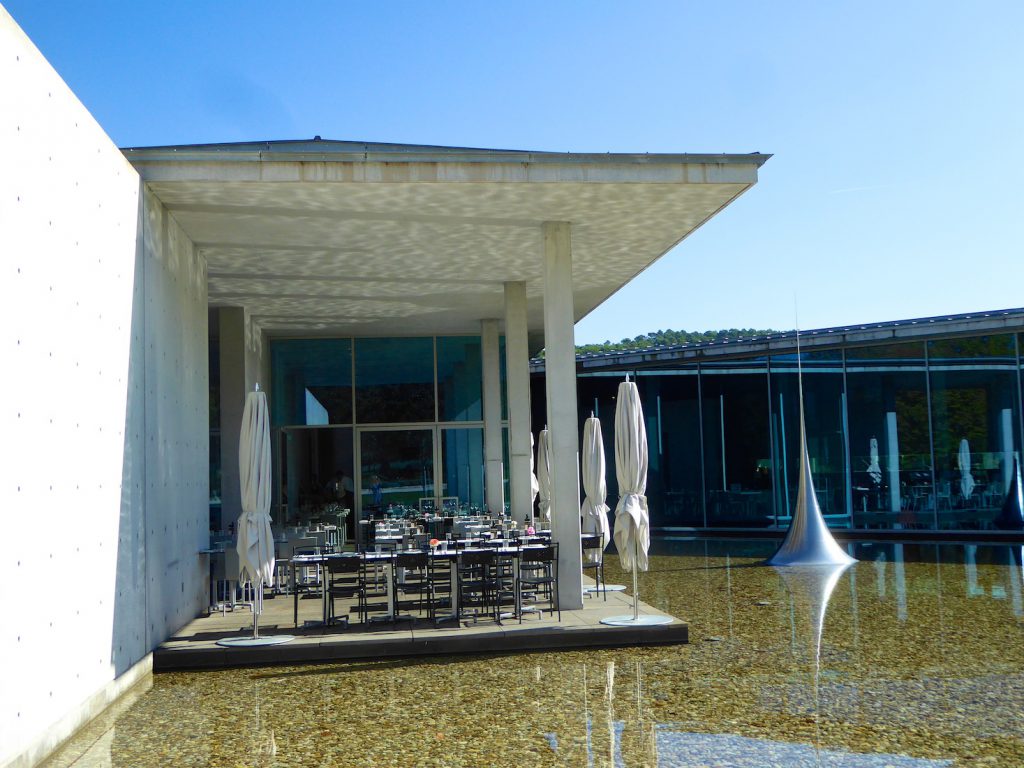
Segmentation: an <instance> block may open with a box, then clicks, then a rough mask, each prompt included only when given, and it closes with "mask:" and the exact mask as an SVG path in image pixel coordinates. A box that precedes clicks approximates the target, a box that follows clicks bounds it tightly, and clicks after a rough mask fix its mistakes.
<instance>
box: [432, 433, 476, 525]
mask: <svg viewBox="0 0 1024 768" xmlns="http://www.w3.org/2000/svg"><path fill="white" fill-rule="evenodd" d="M441 468H442V472H441V478H442V480H441V483H442V485H441V495H442V496H457V497H458V499H459V505H460V506H468V507H469V508H470V511H472V512H476V511H479V510H481V509H483V508H484V499H485V497H484V481H485V470H484V431H483V430H482V429H480V428H479V427H471V428H466V429H442V430H441Z"/></svg>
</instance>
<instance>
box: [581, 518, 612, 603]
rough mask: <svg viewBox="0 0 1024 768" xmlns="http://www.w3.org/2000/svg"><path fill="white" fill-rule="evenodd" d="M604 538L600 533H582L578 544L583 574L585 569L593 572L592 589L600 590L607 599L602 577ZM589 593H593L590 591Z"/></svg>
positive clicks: (606, 590)
mask: <svg viewBox="0 0 1024 768" xmlns="http://www.w3.org/2000/svg"><path fill="white" fill-rule="evenodd" d="M603 544H604V540H603V538H602V537H601V535H600V534H594V535H589V534H588V535H584V536H582V537H580V546H581V547H582V549H583V575H584V576H586V575H587V571H593V573H594V591H597V592H600V593H601V594H602V595H603V597H604V599H605V600H607V599H608V589H607V586H608V584H607V582H605V579H604V546H603ZM590 594H594V592H591V593H590Z"/></svg>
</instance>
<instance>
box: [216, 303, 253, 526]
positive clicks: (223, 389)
mask: <svg viewBox="0 0 1024 768" xmlns="http://www.w3.org/2000/svg"><path fill="white" fill-rule="evenodd" d="M217 315H218V318H219V321H218V334H219V336H220V521H221V522H220V527H221V530H222V531H225V532H226V531H227V529H228V525H229V524H232V523H237V522H238V516H239V515H240V514H241V513H242V496H241V488H240V487H239V477H238V436H239V433H240V432H241V431H242V412H243V411H244V410H245V395H246V393H247V392H248V389H247V386H248V384H247V382H246V378H247V377H246V357H247V355H246V345H247V339H246V322H245V310H244V309H242V307H221V308H220V309H218V310H217Z"/></svg>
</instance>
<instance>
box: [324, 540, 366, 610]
mask: <svg viewBox="0 0 1024 768" xmlns="http://www.w3.org/2000/svg"><path fill="white" fill-rule="evenodd" d="M361 560H362V559H361V558H359V557H333V558H331V559H330V560H328V561H327V562H326V568H327V586H326V588H327V598H328V608H327V623H328V624H333V623H334V622H335V620H336V619H337V618H338V616H337V614H336V611H335V607H334V601H335V600H339V599H344V600H352V599H353V598H355V600H356V604H355V605H354V606H352V608H351V610H354V611H356V612H357V613H358V615H359V620H360V621H365V620H366V583H365V581H364V580H363V563H362V562H361ZM351 610H350V611H349V613H350V612H351ZM349 613H345V614H344V619H345V625H346V626H347V625H348V617H349Z"/></svg>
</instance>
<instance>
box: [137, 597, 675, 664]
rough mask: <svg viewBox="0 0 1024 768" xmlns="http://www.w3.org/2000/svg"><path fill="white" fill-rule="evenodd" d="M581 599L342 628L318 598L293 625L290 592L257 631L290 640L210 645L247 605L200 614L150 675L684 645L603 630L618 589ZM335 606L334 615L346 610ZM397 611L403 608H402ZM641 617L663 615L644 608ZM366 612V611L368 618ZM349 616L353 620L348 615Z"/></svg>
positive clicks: (247, 618)
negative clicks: (527, 609) (573, 603)
mask: <svg viewBox="0 0 1024 768" xmlns="http://www.w3.org/2000/svg"><path fill="white" fill-rule="evenodd" d="M607 598H608V599H607V600H604V599H602V597H601V596H600V595H595V596H587V597H585V598H584V601H583V602H584V607H583V610H579V611H562V620H561V622H559V621H558V614H557V613H556V614H555V615H554V616H552V615H550V614H549V613H548V612H546V611H544V612H543V615H541V616H538V614H536V613H528V614H526V615H525V616H524V618H523V622H522V623H521V624H520V623H519V620H518V619H506V620H504V621H503V622H502V623H501V624H497V623H496V622H494V621H493V620H487V619H483V618H481V619H480V621H478V622H476V623H474V622H473V621H471V620H469V621H467V620H463V621H461V622H459V623H458V624H457V623H456V622H454V621H448V622H444V623H442V624H440V625H439V626H437V627H435V626H434V624H433V622H429V621H427V620H426V619H425V618H421V619H418V620H416V621H409V620H403V621H399V622H398V623H395V624H390V623H386V622H372V623H370V624H368V625H366V624H359V623H353V624H352V625H351V626H350V627H345V626H344V625H333V626H330V627H324V626H323V625H322V624H320V623H319V621H320V618H321V616H322V608H321V606H322V603H321V601H320V599H319V596H316V597H303V598H302V599H300V600H299V619H298V626H296V624H295V623H294V622H293V620H292V616H293V600H292V596H291V595H278V596H276V597H274V598H273V599H265V600H264V608H263V615H262V616H261V617H260V634H261V636H262V635H281V634H287V635H294V637H295V639H294V640H292V641H291V642H288V643H285V644H282V645H274V646H262V647H250V648H225V647H222V646H219V645H217V644H216V643H217V640H220V639H223V638H228V637H245V636H249V635H251V634H252V623H253V616H252V613H251V611H250V610H249V608H248V607H247V606H244V605H239V606H238V607H236V609H235V610H234V611H227V612H226V613H223V614H222V613H221V612H216V613H211V614H210V615H208V616H202V617H200V618H197V619H195V620H194V621H192V622H190V623H189V624H187V625H186V626H185V627H182V629H181V630H180V631H178V632H177V633H176V634H175V635H174V636H173V637H171V638H170V639H168V640H167V642H165V643H163V644H162V645H161V646H160V647H159V648H158V649H157V650H156V651H155V652H154V654H153V669H154V671H157V672H160V671H169V670H177V669H198V668H220V667H237V666H251V665H260V664H284V663H296V662H317V661H334V660H338V659H360V658H381V657H385V656H388V657H395V656H417V655H433V654H442V655H443V654H449V653H478V652H506V651H507V652H515V651H528V650H549V649H566V648H601V647H615V646H627V645H665V644H679V643H686V642H687V641H688V627H687V624H686V623H685V622H683V621H680V620H679V619H678V618H675V619H674V621H673V622H672V623H671V624H668V625H665V626H655V627H611V626H607V625H605V624H601V623H600V621H601V619H602V618H604V617H607V616H614V615H623V614H629V615H632V611H633V601H632V598H631V597H630V596H628V595H626V594H625V593H623V592H608V593H607ZM341 602H342V601H339V604H338V606H337V612H338V613H339V614H341V613H344V612H345V609H346V606H344V605H342V604H341ZM403 612H404V611H403ZM640 612H641V613H643V614H657V615H666V614H663V613H662V612H661V611H658V610H656V609H654V608H652V607H651V606H649V605H647V604H646V603H644V602H642V601H641V603H640ZM371 615H372V614H371ZM353 619H356V620H357V619H358V617H357V616H355V614H353Z"/></svg>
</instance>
